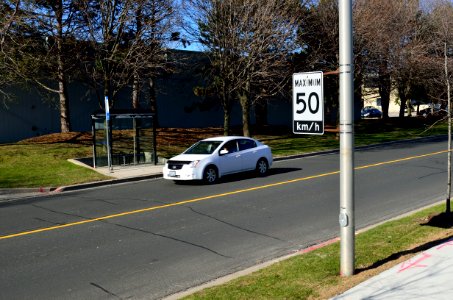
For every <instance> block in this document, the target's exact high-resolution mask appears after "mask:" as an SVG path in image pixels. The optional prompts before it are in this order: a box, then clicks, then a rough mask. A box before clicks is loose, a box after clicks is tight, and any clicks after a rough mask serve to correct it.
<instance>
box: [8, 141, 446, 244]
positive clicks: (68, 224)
mask: <svg viewBox="0 0 453 300" xmlns="http://www.w3.org/2000/svg"><path fill="white" fill-rule="evenodd" d="M446 152H448V150H444V151H438V152H433V153H428V154H422V155H416V156H410V157H405V158H401V159H395V160H391V161H385V162H380V163H375V164H370V165H365V166H361V167H356V168H355V170H362V169H367V168H372V167H378V166H383V165H389V164H394V163H398V162H402V161H408V160H413V159H417V158H423V157H428V156H434V155H438V154H442V153H446ZM339 173H340V171H334V172H328V173H323V174H318V175H312V176H307V177H301V178H296V179H291V180H287V181H281V182H276V183H271V184H267V185H261V186H257V187H252V188H247V189H242V190H236V191H231V192H227V193H222V194H215V195H210V196H205V197H200V198H194V199H190V200H184V201H180V202H175V203H169V204H164V205H159V206H153V207H147V208H142V209H137V210H132V211H126V212H122V213H118V214H112V215H107V216H103V217H99V218H94V219H87V220H82V221H78V222H72V223H67V224H63V225H56V226H51V227H45V228H40V229H35V230H29V231H23V232H19V233H15V234H9V235H4V236H0V240H4V239H10V238H14V237H19V236H25V235H30V234H35V233H40V232H46V231H52V230H56V229H62V228H66V227H73V226H78V225H83V224H88V223H94V222H98V221H104V220H109V219H114V218H118V217H123V216H128V215H134V214H139V213H143V212H148V211H153V210H159V209H163V208H168V207H173V206H181V205H184V204H189V203H195V202H201V201H205V200H209V199H213V198H220V197H226V196H231V195H236V194H241V193H246V192H251V191H256V190H262V189H266V188H270V187H274V186H279V185H285V184H290V183H295V182H299V181H306V180H311V179H316V178H321V177H327V176H331V175H336V174H339Z"/></svg>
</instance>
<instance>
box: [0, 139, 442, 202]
mask: <svg viewBox="0 0 453 300" xmlns="http://www.w3.org/2000/svg"><path fill="white" fill-rule="evenodd" d="M443 138H446V135H436V136H429V137H420V138H416V139H410V140H400V141H391V142H385V143H380V144H373V145H367V146H357V147H355V150H366V149H371V148H377V147H385V146H388V145H393V144H398V143H414V142H420V141H424V140H426V141H429V140H436V139H443ZM339 152H340V150H339V149H330V150H325V151H317V152H310V153H303V154H296V155H290V156H282V157H275V158H274V161H284V160H291V159H299V158H304V157H312V156H317V155H327V154H334V153H339ZM157 178H162V173H161V172H159V173H155V174H152V175H143V176H134V177H128V178H121V179H109V180H102V181H95V182H88V183H81V184H74V185H68V186H60V187H36V188H17V189H0V206H2V205H8V204H11V203H13V202H14V203H17V202H19V201H21V200H27V199H29V198H31V197H37V196H47V195H52V194H58V193H61V192H69V191H77V190H83V189H90V188H97V187H102V186H108V185H116V184H122V183H131V182H136V181H142V180H150V179H157Z"/></svg>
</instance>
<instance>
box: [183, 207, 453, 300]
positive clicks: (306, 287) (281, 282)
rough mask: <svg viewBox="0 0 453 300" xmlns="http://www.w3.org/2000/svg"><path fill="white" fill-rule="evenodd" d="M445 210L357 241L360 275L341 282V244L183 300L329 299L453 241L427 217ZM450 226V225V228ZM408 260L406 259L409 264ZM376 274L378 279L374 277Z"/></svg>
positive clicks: (428, 212) (399, 222)
mask: <svg viewBox="0 0 453 300" xmlns="http://www.w3.org/2000/svg"><path fill="white" fill-rule="evenodd" d="M443 209H444V206H442V205H440V206H436V207H432V208H429V209H425V210H423V211H420V212H418V213H416V214H413V215H411V216H409V217H405V218H403V219H400V220H395V221H390V222H387V223H385V224H383V225H380V226H378V227H375V228H373V229H371V230H369V231H366V232H363V233H361V234H359V235H358V236H357V238H356V242H355V247H356V251H355V252H356V253H355V254H356V255H355V258H356V274H357V275H354V276H352V277H342V276H339V270H340V266H339V261H340V257H339V255H340V249H339V242H336V243H333V244H331V245H329V246H325V247H323V248H320V249H317V250H314V251H312V252H309V253H306V254H301V255H298V256H294V257H292V258H289V259H287V260H284V261H281V262H279V263H276V264H274V265H272V266H270V267H267V268H265V269H262V270H260V271H257V272H255V273H252V274H250V275H246V276H243V277H240V278H237V279H235V280H233V281H231V282H228V283H226V284H223V285H220V286H217V287H213V288H208V289H205V290H203V291H201V292H198V293H195V294H193V295H191V296H189V297H186V298H185V299H326V298H329V297H332V296H334V295H335V294H338V293H341V292H343V291H345V290H347V289H348V288H350V287H351V286H353V285H355V284H357V283H358V282H360V281H363V280H365V279H367V278H368V277H369V276H371V275H373V274H374V273H376V271H382V269H385V268H388V267H390V266H391V265H394V264H396V263H397V259H398V258H400V257H403V256H404V255H408V256H412V255H415V254H416V253H417V252H419V251H421V250H424V249H425V248H427V247H430V246H432V244H431V243H430V242H432V241H439V240H440V239H442V238H445V237H447V236H450V237H451V236H452V235H453V229H451V227H450V229H443V228H439V227H436V226H427V225H426V224H425V223H427V216H429V215H436V214H439V213H440V212H441V211H442V210H443ZM450 226H451V223H450ZM408 256H405V257H403V259H407V258H408ZM373 272H374V273H373Z"/></svg>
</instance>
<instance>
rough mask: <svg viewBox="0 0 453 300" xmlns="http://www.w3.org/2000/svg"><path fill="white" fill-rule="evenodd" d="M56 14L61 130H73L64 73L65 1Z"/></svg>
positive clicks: (55, 8) (56, 10) (59, 5)
mask: <svg viewBox="0 0 453 300" xmlns="http://www.w3.org/2000/svg"><path fill="white" fill-rule="evenodd" d="M54 10H55V14H56V17H57V32H58V36H57V39H56V42H57V51H58V54H57V64H58V66H57V73H58V75H57V76H58V96H59V103H60V129H61V132H70V131H71V120H70V114H69V103H68V102H69V101H68V92H67V85H66V79H65V74H64V71H65V70H64V63H63V3H62V1H61V0H60V1H58V5H57V6H55V7H54Z"/></svg>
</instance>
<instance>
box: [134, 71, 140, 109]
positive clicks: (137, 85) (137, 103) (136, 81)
mask: <svg viewBox="0 0 453 300" xmlns="http://www.w3.org/2000/svg"><path fill="white" fill-rule="evenodd" d="M139 95H140V81H139V78H138V75H137V74H134V81H133V82H132V108H133V109H139V108H140V99H139Z"/></svg>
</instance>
